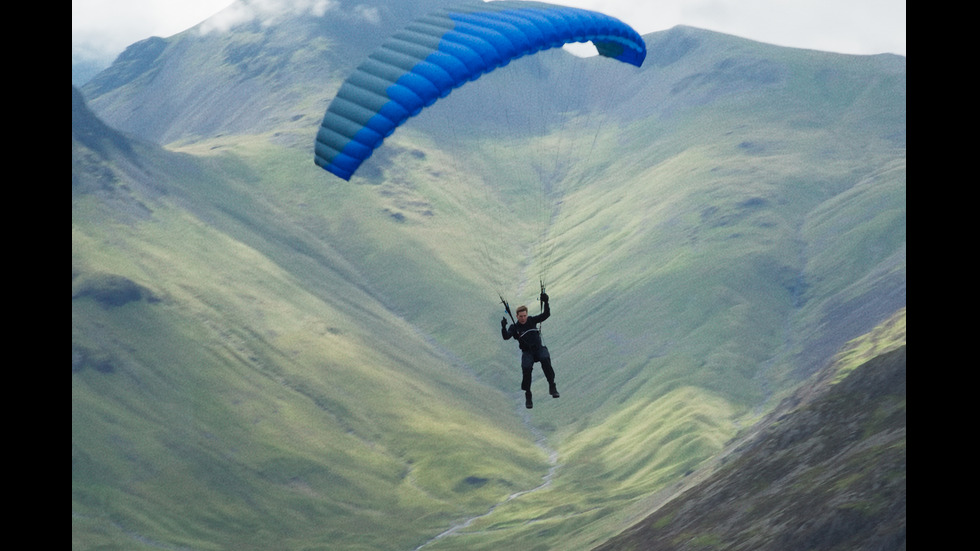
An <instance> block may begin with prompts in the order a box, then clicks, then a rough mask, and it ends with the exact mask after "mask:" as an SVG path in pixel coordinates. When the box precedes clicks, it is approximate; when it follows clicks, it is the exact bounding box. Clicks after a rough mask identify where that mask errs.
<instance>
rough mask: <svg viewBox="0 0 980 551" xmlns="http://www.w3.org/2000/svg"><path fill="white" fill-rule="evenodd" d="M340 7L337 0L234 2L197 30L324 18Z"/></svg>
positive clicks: (208, 31)
mask: <svg viewBox="0 0 980 551" xmlns="http://www.w3.org/2000/svg"><path fill="white" fill-rule="evenodd" d="M336 6H337V2H336V1H335V0H247V1H240V2H235V3H234V4H232V5H230V6H228V7H227V8H225V9H224V10H222V11H220V12H218V13H217V14H215V15H214V16H212V17H211V18H209V19H208V20H206V21H205V22H204V23H202V24H201V25H200V27H198V30H199V31H200V32H201V33H204V34H207V33H210V32H224V31H227V30H229V29H231V28H232V27H234V26H235V25H240V24H242V23H249V22H252V21H257V22H258V23H259V24H261V25H262V26H266V27H267V26H270V25H274V24H276V23H277V22H279V21H281V20H283V19H288V18H290V17H295V16H299V15H312V16H315V17H321V16H323V14H325V13H327V11H328V10H330V9H333V8H334V7H336Z"/></svg>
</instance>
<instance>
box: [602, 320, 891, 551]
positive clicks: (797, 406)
mask: <svg viewBox="0 0 980 551" xmlns="http://www.w3.org/2000/svg"><path fill="white" fill-rule="evenodd" d="M891 325H897V326H898V327H900V329H901V337H900V338H901V339H902V342H904V330H905V315H904V312H902V313H901V315H896V316H895V320H894V321H893V322H892V323H891ZM891 335H892V336H894V335H895V333H894V331H892V332H891ZM864 340H870V342H872V343H873V344H874V343H875V342H874V339H864ZM876 344H879V345H880V344H881V343H880V342H878V343H876ZM846 357H847V356H846V355H845V358H846ZM855 367H856V368H855ZM906 373H907V371H906V347H905V345H904V344H901V345H900V346H896V345H886V346H884V347H881V346H879V347H878V349H877V350H876V351H875V353H874V354H872V355H871V357H870V359H868V360H867V361H866V362H864V363H862V364H860V365H859V366H852V367H851V368H849V369H846V368H842V364H841V363H834V364H831V365H830V366H828V367H827V368H825V369H824V370H823V372H822V373H821V374H820V375H821V376H819V377H815V379H814V381H812V382H810V383H808V384H806V385H803V386H802V387H801V388H800V389H799V390H797V392H795V393H794V394H793V396H791V397H790V398H787V399H786V400H785V401H784V402H783V403H782V404H780V406H779V407H777V408H776V409H775V411H773V412H772V413H771V414H770V415H768V416H767V418H766V419H764V420H763V421H762V422H760V423H759V424H758V426H757V427H756V428H755V429H754V430H752V431H748V432H749V434H748V435H747V436H745V437H743V438H741V439H740V440H739V441H738V443H737V445H736V446H733V447H734V448H735V449H734V450H733V451H732V452H731V453H730V454H726V455H725V456H723V460H722V461H721V466H720V467H718V468H717V469H715V470H713V471H712V472H711V473H710V475H704V476H703V477H692V478H698V479H699V480H697V481H696V482H693V483H690V484H689V486H690V487H689V488H686V489H684V491H683V492H679V495H678V496H677V497H675V498H674V499H672V500H671V501H669V502H668V503H666V504H665V505H664V506H662V507H660V508H659V509H658V510H657V512H656V513H654V514H652V515H651V516H650V517H648V518H646V519H644V520H643V521H642V522H641V523H638V524H637V525H636V526H634V527H632V528H631V529H629V530H627V531H626V532H624V533H623V534H621V535H619V536H617V537H615V538H613V539H611V540H609V541H608V542H606V543H605V544H603V545H601V546H599V547H598V548H597V551H611V550H614V549H615V550H627V549H662V550H665V551H666V550H681V549H705V548H711V547H717V548H724V549H732V550H737V549H753V550H766V549H773V550H778V549H813V550H817V549H851V550H855V551H857V550H863V549H867V550H872V549H874V550H901V549H905V548H906V474H905V473H906V451H905V450H906V442H905V434H906V407H905V402H906V393H907V391H906V379H907V376H906ZM708 470H709V471H711V470H710V469H708Z"/></svg>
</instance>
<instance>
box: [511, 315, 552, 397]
mask: <svg viewBox="0 0 980 551" xmlns="http://www.w3.org/2000/svg"><path fill="white" fill-rule="evenodd" d="M549 316H551V307H550V306H548V303H547V302H545V303H544V312H542V313H541V314H539V315H537V316H528V317H527V321H526V322H524V323H514V324H511V326H510V327H503V326H501V328H500V333H501V336H502V337H503V338H504V340H507V339H517V344H518V345H519V346H520V347H521V351H522V352H523V354H522V355H521V371H522V372H523V374H524V377H523V378H522V379H521V390H523V391H525V392H528V391H530V390H531V369H532V367H533V366H534V362H540V363H541V370H542V371H544V376H545V378H546V379H548V384H549V385H554V383H555V370H554V369H553V368H552V367H551V355H550V354H549V353H548V347H547V346H544V345H542V344H541V333H540V332H539V331H538V324H539V323H541V322H543V321H544V320H546V319H548V317H549ZM552 388H553V386H552Z"/></svg>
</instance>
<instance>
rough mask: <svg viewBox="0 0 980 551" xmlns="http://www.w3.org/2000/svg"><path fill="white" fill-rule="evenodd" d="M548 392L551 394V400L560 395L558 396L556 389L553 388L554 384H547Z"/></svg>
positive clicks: (555, 387)
mask: <svg viewBox="0 0 980 551" xmlns="http://www.w3.org/2000/svg"><path fill="white" fill-rule="evenodd" d="M548 392H550V393H551V397H552V398H557V397H559V396H560V394H558V387H557V386H555V383H553V382H551V383H548Z"/></svg>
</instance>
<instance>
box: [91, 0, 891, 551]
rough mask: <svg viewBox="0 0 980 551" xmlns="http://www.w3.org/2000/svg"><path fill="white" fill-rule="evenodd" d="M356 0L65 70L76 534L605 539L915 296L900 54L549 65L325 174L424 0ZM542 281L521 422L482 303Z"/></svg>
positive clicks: (661, 43)
mask: <svg viewBox="0 0 980 551" xmlns="http://www.w3.org/2000/svg"><path fill="white" fill-rule="evenodd" d="M357 4H358V5H359V7H358V6H354V5H348V3H346V2H337V3H335V4H331V6H332V7H331V9H330V10H328V11H326V12H324V13H320V14H315V13H298V14H297V13H286V12H281V13H279V12H277V13H275V14H272V15H276V16H277V17H275V19H274V20H270V19H266V20H262V21H260V20H257V19H256V20H252V21H248V22H242V23H240V24H238V25H235V26H230V27H223V26H219V25H217V24H216V22H215V21H211V22H205V24H202V25H201V26H199V27H198V28H195V29H191V30H188V31H187V32H185V33H182V34H179V35H176V36H174V37H170V38H167V39H157V38H155V39H150V40H147V41H144V42H141V43H137V44H134V45H133V46H131V47H130V48H129V49H128V50H127V51H126V52H125V53H124V54H123V55H122V56H120V58H119V59H117V60H116V62H115V63H114V64H113V66H112V67H110V68H109V69H107V70H106V71H104V72H103V73H101V74H100V75H98V76H97V77H96V78H94V79H92V80H91V81H90V82H89V83H88V84H86V86H85V87H84V88H82V89H81V90H80V91H76V90H75V89H74V88H73V103H72V114H73V122H72V361H73V364H72V511H73V530H72V533H73V547H75V548H80V549H86V548H94V547H99V546H104V547H106V548H114V547H115V548H143V547H145V548H159V547H176V548H193V549H223V548H229V547H238V548H245V549H268V548H286V549H298V548H317V547H321V548H323V547H329V548H334V549H410V548H417V547H420V546H421V547H424V548H425V549H446V548H465V549H499V548H501V546H502V545H504V544H512V543H513V542H515V541H520V542H526V543H525V545H527V546H532V547H539V548H563V549H591V548H593V547H596V546H598V545H601V544H602V543H603V542H605V541H607V540H608V539H609V538H611V537H613V536H615V535H616V534H619V533H621V532H622V531H623V530H624V529H626V528H627V527H628V526H630V525H632V524H633V523H634V522H635V521H636V520H637V519H640V518H644V517H646V516H647V514H649V513H650V511H651V500H652V499H653V498H652V497H651V496H657V495H659V494H658V492H663V491H668V490H669V489H670V488H672V487H674V485H675V484H676V483H677V481H679V480H684V479H685V478H688V477H690V476H691V474H692V473H696V472H697V473H700V472H702V470H701V469H703V468H705V466H706V465H709V464H711V462H712V461H713V460H714V459H715V458H717V457H719V455H720V454H723V453H724V452H725V450H726V449H727V447H728V446H729V445H730V443H731V442H732V441H733V439H737V438H739V436H740V434H741V433H742V431H744V430H745V428H746V427H751V426H755V423H756V422H758V421H759V420H760V419H765V418H766V415H767V414H768V413H770V412H771V411H773V410H774V408H777V407H778V405H779V404H780V403H782V402H783V400H784V399H786V398H787V397H788V396H791V395H792V393H793V392H794V391H795V389H796V388H797V387H798V386H799V385H800V384H801V383H802V382H803V381H806V380H808V379H809V377H811V376H812V375H813V374H815V373H818V372H819V370H820V369H821V368H822V367H824V366H826V365H827V363H828V362H830V361H831V360H832V359H833V358H834V357H835V355H836V354H837V353H838V352H839V350H840V349H841V347H842V346H844V345H845V344H846V343H848V342H849V341H851V340H852V339H854V338H855V337H857V336H859V335H862V334H864V333H866V332H868V331H870V330H871V329H872V328H874V327H876V326H877V325H878V324H880V323H881V322H883V321H885V320H887V319H889V318H890V316H892V314H893V313H894V312H896V311H899V310H900V309H902V308H904V307H905V305H906V291H905V289H906V285H905V282H906V270H905V266H906V262H905V250H906V246H905V226H906V207H905V202H906V197H905V141H906V138H905V128H906V122H905V117H906V115H905V81H906V77H905V59H904V58H902V57H898V56H887V55H886V56H844V55H837V54H829V53H824V52H814V51H804V50H794V49H787V48H779V47H775V46H770V45H765V44H759V43H755V42H752V41H748V40H744V39H740V38H736V37H731V36H726V35H720V34H717V33H712V32H707V31H703V30H699V29H693V28H687V27H678V28H675V29H671V30H668V31H664V32H661V33H653V34H651V35H648V36H646V37H644V38H645V40H646V42H647V45H648V49H649V51H650V54H649V56H648V60H647V62H646V63H645V64H644V66H643V68H642V69H639V70H627V71H625V72H624V70H623V68H622V67H617V66H616V65H615V64H610V63H609V62H608V60H605V59H597V58H586V59H582V58H577V57H575V56H572V55H570V54H568V53H565V52H563V51H557V50H556V51H549V52H542V53H540V54H538V55H535V56H530V57H528V58H524V59H520V60H517V61H515V62H513V63H512V64H511V65H509V66H508V67H506V68H504V69H501V70H499V71H497V72H494V73H491V74H489V75H486V76H484V77H482V78H481V79H480V80H478V81H475V82H472V83H470V84H468V85H467V86H466V87H464V88H461V89H460V90H457V91H456V92H454V93H453V94H451V95H450V96H449V97H447V98H445V99H444V100H442V101H440V102H438V103H437V104H436V105H434V106H433V107H432V108H430V109H428V110H427V111H426V112H423V113H422V114H421V115H420V116H418V117H416V118H415V119H413V120H412V121H410V122H409V123H408V124H406V125H405V126H404V127H402V128H401V129H399V131H398V132H396V133H395V134H394V135H393V136H391V137H390V138H388V140H387V141H386V143H385V146H384V147H383V148H381V149H380V150H379V151H378V152H377V153H376V154H375V156H374V157H372V158H371V159H370V160H369V161H368V163H366V164H365V165H364V166H363V167H362V169H361V171H360V172H359V173H358V175H356V176H355V178H353V179H352V180H351V182H342V181H340V180H338V179H335V178H333V177H331V176H330V175H328V174H326V173H325V172H323V171H322V170H320V169H318V168H317V167H316V166H314V165H313V162H312V153H311V151H312V143H313V136H314V135H315V133H316V128H317V126H318V125H319V120H320V117H321V116H322V113H323V111H324V110H325V109H326V105H327V103H328V102H329V100H330V99H331V97H332V95H333V93H334V92H335V91H336V89H337V87H338V86H339V84H340V82H341V80H342V79H343V77H344V76H345V75H346V74H347V72H348V71H349V70H351V68H353V66H354V65H356V63H357V62H358V61H359V60H360V59H362V58H363V56H364V55H366V52H367V51H369V50H370V48H372V47H373V46H375V45H377V44H379V43H380V42H381V41H382V40H383V39H384V38H385V37H386V36H388V34H390V32H391V30H393V29H395V28H398V27H399V26H400V25H402V24H403V23H404V21H405V20H406V19H407V18H409V17H412V16H414V14H416V13H421V12H422V11H428V10H429V9H430V8H432V7H435V6H437V5H440V4H439V3H437V2H407V1H405V2H401V1H396V0H389V1H387V2H374V3H372V2H359V3H357ZM233 7H234V6H233ZM239 7H240V6H239ZM226 15H227V14H226ZM206 30H209V32H204V31H206ZM79 92H80V93H79ZM539 279H540V280H542V281H544V282H545V283H546V284H547V286H548V292H549V294H550V295H551V297H552V310H553V317H552V319H551V320H549V321H548V322H547V323H546V324H545V327H544V328H543V331H544V336H545V341H546V343H547V344H548V345H549V347H550V348H551V350H552V355H553V357H554V361H555V366H556V370H557V372H558V382H559V388H560V389H561V391H562V397H561V398H560V399H559V400H551V399H548V400H547V401H543V400H542V399H539V400H537V402H538V403H537V404H536V407H535V408H534V409H533V410H530V411H527V410H525V409H524V408H523V400H522V396H521V394H520V392H519V390H518V389H517V384H518V382H519V373H518V371H519V369H518V368H517V362H518V361H519V356H518V355H517V350H516V349H515V348H514V347H513V345H512V344H511V343H503V342H501V341H499V340H498V339H499V337H498V336H497V334H498V322H499V320H500V317H501V315H502V312H501V310H499V309H498V308H499V304H498V300H499V298H500V297H499V296H498V295H503V296H504V297H506V298H508V299H509V300H510V301H511V303H512V304H514V305H516V304H519V303H522V302H526V303H532V302H534V301H536V296H537V294H538V291H539ZM534 306H536V305H534ZM539 373H540V372H536V378H535V389H536V390H537V389H539V388H543V387H541V386H540V385H542V384H543V383H542V380H541V377H540V374H539ZM541 395H542V396H543V395H544V393H543V391H542V392H541ZM685 475H687V476H685Z"/></svg>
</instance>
